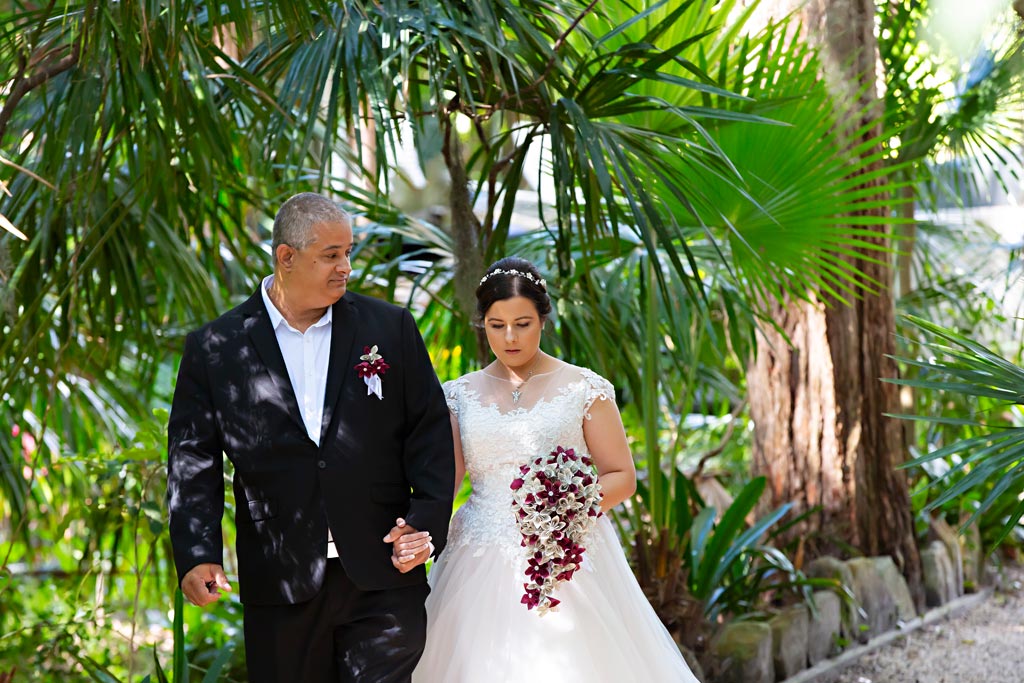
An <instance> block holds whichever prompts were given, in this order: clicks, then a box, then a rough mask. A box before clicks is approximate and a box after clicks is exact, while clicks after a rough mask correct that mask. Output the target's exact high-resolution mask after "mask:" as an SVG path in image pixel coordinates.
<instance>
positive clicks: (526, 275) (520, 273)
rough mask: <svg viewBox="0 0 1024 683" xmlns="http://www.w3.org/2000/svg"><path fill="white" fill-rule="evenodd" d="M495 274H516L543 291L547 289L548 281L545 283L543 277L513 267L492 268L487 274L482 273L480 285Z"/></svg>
mask: <svg viewBox="0 0 1024 683" xmlns="http://www.w3.org/2000/svg"><path fill="white" fill-rule="evenodd" d="M495 275H518V276H519V277H522V278H526V279H527V280H529V281H530V282H532V283H533V284H535V285H537V286H538V287H540V288H541V289H543V290H544V291H547V289H548V283H547V281H546V280H545V279H544V278H538V277H537V276H536V275H534V274H533V273H524V272H523V271H521V270H515V269H512V270H502V269H501V268H497V269H495V270H492V271H491V272H489V273H487V275H484V276H483V277H482V278H480V284H481V285H482V284H483V283H485V282H487V281H488V280H489V279H490V278H492V277H494V276H495Z"/></svg>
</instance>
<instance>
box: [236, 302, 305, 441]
mask: <svg viewBox="0 0 1024 683" xmlns="http://www.w3.org/2000/svg"><path fill="white" fill-rule="evenodd" d="M260 286H261V287H262V285H260ZM245 308H246V311H245V315H246V317H245V327H246V331H247V332H248V333H249V339H251V340H252V344H253V346H255V347H256V352H257V353H259V355H260V360H262V361H263V365H264V366H266V369H267V373H268V374H269V375H270V378H271V379H272V380H273V382H274V387H275V388H276V389H277V395H278V397H279V400H280V401H281V402H283V403H284V406H283V407H284V408H285V409H286V410H287V411H288V415H289V416H290V417H291V418H292V420H294V421H295V424H296V425H298V426H299V427H300V428H301V429H302V433H303V434H305V433H306V425H305V424H304V423H303V422H302V414H301V413H299V402H298V399H296V398H295V391H294V390H293V389H292V382H291V380H290V379H289V378H288V368H287V367H286V366H285V364H284V356H283V355H281V347H280V345H279V344H278V343H277V336H276V335H275V333H274V328H273V327H272V326H271V324H270V315H269V314H268V313H267V307H266V305H264V303H263V294H262V293H261V292H260V291H259V290H258V289H257V290H256V293H255V294H254V295H253V296H252V297H250V299H249V300H248V301H247V302H246V304H245Z"/></svg>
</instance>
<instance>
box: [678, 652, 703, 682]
mask: <svg viewBox="0 0 1024 683" xmlns="http://www.w3.org/2000/svg"><path fill="white" fill-rule="evenodd" d="M679 652H680V654H682V655H683V659H684V660H686V666H688V667H690V672H691V673H692V674H693V677H694V678H696V679H697V680H698V681H700V683H707V680H708V679H707V678H705V676H704V669H703V667H701V665H700V660H699V659H698V658H697V655H696V654H694V653H693V651H692V650H690V648H688V647H685V646H683V645H680V646H679Z"/></svg>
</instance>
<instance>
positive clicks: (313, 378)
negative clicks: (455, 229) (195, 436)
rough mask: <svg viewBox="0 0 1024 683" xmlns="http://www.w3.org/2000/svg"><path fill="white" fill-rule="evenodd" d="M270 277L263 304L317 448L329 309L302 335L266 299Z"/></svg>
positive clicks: (333, 551)
mask: <svg viewBox="0 0 1024 683" xmlns="http://www.w3.org/2000/svg"><path fill="white" fill-rule="evenodd" d="M273 282H274V276H273V275H268V276H267V277H265V278H263V286H262V287H260V291H261V292H262V293H263V304H264V305H265V306H266V307H267V313H269V314H270V324H271V326H272V327H273V328H274V335H275V336H276V337H277V345H278V346H279V347H280V348H281V355H282V356H284V365H285V367H286V368H287V369H288V379H289V380H290V381H291V384H292V391H293V392H294V393H295V400H296V401H298V404H299V413H300V414H301V415H302V422H303V424H304V425H305V427H306V434H308V435H309V438H310V439H312V440H313V443H315V444H316V445H317V446H319V445H320V427H321V421H322V420H323V415H324V394H325V393H326V391H327V366H328V364H329V362H330V360H331V321H332V319H333V316H332V312H331V307H330V306H328V307H327V312H326V313H324V314H323V317H321V318H320V319H319V320H317V321H316V322H315V323H313V324H312V325H311V326H310V327H309V328H308V329H307V330H306V331H305V333H303V332H299V331H298V330H297V329H295V328H294V327H292V326H291V325H289V324H288V321H287V320H285V318H284V316H283V315H281V311H279V310H277V306H275V305H274V302H273V301H271V300H270V294H269V290H270V285H271V284H272V283H273ZM337 556H338V549H337V548H335V547H334V540H333V539H332V538H331V531H330V529H328V530H327V557H337Z"/></svg>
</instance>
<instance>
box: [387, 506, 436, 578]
mask: <svg viewBox="0 0 1024 683" xmlns="http://www.w3.org/2000/svg"><path fill="white" fill-rule="evenodd" d="M384 542H385V543H393V544H394V547H393V549H392V551H391V564H393V565H395V569H397V570H398V571H400V572H402V573H403V574H405V573H406V572H408V571H410V570H412V569H414V568H416V567H418V566H420V565H421V564H423V563H424V562H426V561H427V558H428V557H430V553H432V552H433V551H434V544H433V543H431V542H430V534H429V533H428V532H426V531H416V529H414V528H412V527H411V526H409V525H408V524H406V523H405V520H404V519H402V518H401V517H399V518H398V519H396V520H395V527H394V528H393V529H392V530H391V531H389V532H388V535H387V536H385V537H384Z"/></svg>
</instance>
